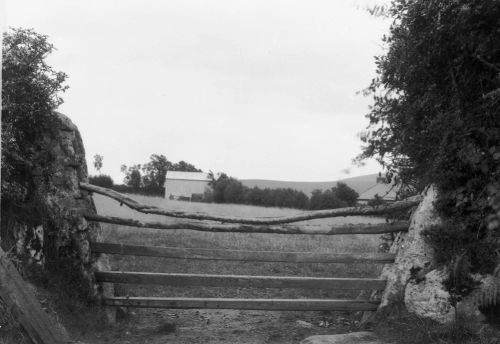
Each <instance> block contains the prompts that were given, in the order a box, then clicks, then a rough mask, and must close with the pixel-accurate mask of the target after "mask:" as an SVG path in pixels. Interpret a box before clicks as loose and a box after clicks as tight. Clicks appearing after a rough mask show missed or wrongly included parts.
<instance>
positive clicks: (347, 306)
mask: <svg viewBox="0 0 500 344" xmlns="http://www.w3.org/2000/svg"><path fill="white" fill-rule="evenodd" d="M103 302H104V305H106V306H118V307H140V308H167V309H179V308H180V309H193V308H194V309H248V310H267V311H374V310H376V309H377V306H378V302H377V301H362V300H331V299H216V298H213V299H212V298H206V299H204V298H182V297H178V298H177V297H175V298H174V297H172V298H167V297H113V298H107V299H104V300H103Z"/></svg>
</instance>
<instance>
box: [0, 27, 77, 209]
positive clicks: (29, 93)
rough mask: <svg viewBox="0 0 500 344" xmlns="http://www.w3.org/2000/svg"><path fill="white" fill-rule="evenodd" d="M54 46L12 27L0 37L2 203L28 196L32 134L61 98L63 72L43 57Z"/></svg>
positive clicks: (45, 122) (47, 120)
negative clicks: (0, 70)
mask: <svg viewBox="0 0 500 344" xmlns="http://www.w3.org/2000/svg"><path fill="white" fill-rule="evenodd" d="M54 50H55V48H54V46H53V45H52V44H51V43H49V41H48V37H47V36H45V35H41V34H38V33H36V32H34V31H33V30H31V29H21V28H11V29H9V31H8V32H5V33H3V41H2V161H1V164H2V204H3V205H4V204H6V203H9V202H10V201H15V202H22V201H23V199H24V198H25V197H26V196H27V185H26V183H27V180H28V178H27V174H29V169H27V168H26V166H27V164H28V165H29V161H30V159H31V158H32V156H33V152H34V149H35V148H34V147H33V146H32V140H33V138H34V137H35V134H36V133H38V132H39V131H41V130H44V128H46V127H47V126H48V125H50V113H51V112H52V111H53V110H54V109H56V108H57V107H58V106H59V105H61V104H62V103H63V100H62V98H61V97H60V94H61V93H62V92H64V91H65V90H66V89H67V86H65V85H64V82H65V80H66V77H67V76H66V74H65V73H63V72H58V71H55V70H54V69H53V68H52V67H51V66H49V65H48V64H47V63H46V58H47V56H48V55H49V54H51V53H52V52H53V51H54Z"/></svg>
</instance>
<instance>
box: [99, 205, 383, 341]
mask: <svg viewBox="0 0 500 344" xmlns="http://www.w3.org/2000/svg"><path fill="white" fill-rule="evenodd" d="M132 197H133V198H135V199H136V200H137V201H140V202H141V203H145V204H150V205H155V206H160V207H164V208H168V209H175V210H185V211H190V212H194V211H196V212H204V213H210V214H216V215H231V216H240V217H271V216H285V215H292V214H298V213H300V212H301V211H300V210H295V209H282V208H262V207H255V206H244V205H226V204H224V205H220V204H205V203H189V202H180V201H171V200H165V199H162V198H152V197H146V196H136V195H134V196H132ZM94 201H95V203H96V207H97V209H98V213H99V214H102V215H112V216H121V217H127V218H136V219H142V220H154V221H163V222H167V223H168V222H169V221H179V220H175V219H169V218H165V217H162V216H156V215H147V214H141V213H138V212H135V211H133V210H131V209H129V208H127V207H126V206H120V205H119V204H118V202H116V201H114V200H111V199H109V198H106V197H104V196H100V195H94ZM383 221H384V219H383V218H377V217H347V218H333V219H319V220H313V221H307V222H304V223H297V224H298V225H301V226H304V227H305V228H312V227H325V226H326V227H329V226H332V225H339V224H342V223H380V222H383ZM379 236H380V235H341V236H327V235H282V234H247V233H207V232H199V231H190V230H157V229H141V228H133V227H124V226H116V225H109V224H102V233H101V236H100V239H99V240H100V241H105V242H113V243H130V244H142V245H153V246H174V247H197V248H215V249H241V250H276V251H310V252H323V253H328V252H334V253H356V252H377V250H378V244H379ZM110 263H111V269H112V270H117V271H147V272H179V273H211V274H237V275H260V276H266V275H269V276H314V277H376V276H378V274H379V273H380V270H381V267H382V266H381V265H375V264H363V263H358V264H349V265H346V264H320V263H302V264H301V263H261V262H225V261H208V260H206V261H200V260H188V259H166V258H151V257H131V256H119V255H115V256H111V257H110ZM115 288H116V290H115V293H116V294H117V295H121V296H127V295H128V296H170V297H182V296H185V297H239V298H352V297H357V296H358V295H359V292H357V291H354V292H346V291H336V290H301V289H248V288H220V287H202V288H200V287H182V288H178V287H165V286H143V285H116V286H115ZM169 314H170V315H169ZM172 314H175V318H174V320H172V322H173V323H175V324H176V326H177V329H179V328H184V329H185V331H184V332H183V331H176V333H175V338H176V340H175V341H173V339H172V338H170V337H168V338H166V339H168V340H170V341H172V342H175V343H190V342H197V340H199V341H200V342H213V343H216V342H217V343H218V342H221V343H223V342H231V340H233V339H234V336H237V337H238V341H239V342H241V343H254V342H266V341H267V342H276V343H281V342H287V343H288V342H297V341H299V340H300V339H302V338H303V337H304V336H305V335H307V334H318V333H331V332H332V328H327V327H318V326H317V324H318V323H320V320H318V319H321V318H324V317H325V314H324V313H320V312H259V311H221V310H215V311H210V310H207V311H192V310H191V311H190V310H187V311H180V310H178V311H176V312H175V313H172V312H171V311H170V312H169V311H166V310H165V311H163V310H162V311H160V310H134V311H133V317H132V318H133V320H132V322H133V323H134V326H139V327H140V326H143V327H144V326H146V327H147V326H150V324H151V321H153V322H154V321H155V320H154V319H159V318H161V319H163V320H162V321H163V322H164V321H165V317H168V316H172ZM199 314H203V317H204V318H203V319H205V318H206V319H211V322H210V325H208V322H207V323H206V324H203V326H201V325H200V324H199V323H196V324H194V323H193V319H199ZM337 316H340V315H338V314H337V315H336V317H337ZM342 317H349V315H347V314H346V315H342ZM262 319H266V320H265V322H268V321H270V323H269V324H267V325H269V326H271V328H270V329H268V330H266V331H258V328H259V327H261V326H262V321H263V320H262ZM297 320H302V321H310V322H312V323H316V326H315V327H314V328H309V329H307V330H306V331H305V332H304V329H300V328H299V329H298V331H299V332H297V328H295V327H296V326H294V325H295V324H296V321H297ZM203 321H204V320H203ZM128 324H129V325H130V324H131V323H130V322H129V323H128ZM138 324H143V325H138ZM183 326H184V327H183ZM197 328H199V331H198V330H197ZM241 329H245V330H244V333H239V332H238V331H241ZM207 331H208V332H207ZM211 331H215V332H217V333H218V334H217V335H216V334H215V333H211ZM221 331H222V333H223V334H222V335H221V336H222V337H220V336H219V335H220V333H221ZM248 331H250V332H252V331H254V332H255V331H257V332H255V333H260V334H258V335H257V334H256V335H250V334H249V332H248ZM247 332H248V333H247ZM247 335H248V336H247ZM256 336H257V337H256ZM273 336H275V337H276V336H278V337H276V338H274V337H273ZM219 337H220V338H219ZM271 337H273V338H274V340H272V341H269V338H271ZM214 338H215V339H214ZM216 338H219V339H216ZM221 338H222V339H221ZM231 338H233V339H231ZM266 338H267V339H266ZM164 339H165V338H164ZM133 342H134V341H132V343H133ZM138 342H140V341H138Z"/></svg>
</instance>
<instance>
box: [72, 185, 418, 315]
mask: <svg viewBox="0 0 500 344" xmlns="http://www.w3.org/2000/svg"><path fill="white" fill-rule="evenodd" d="M80 188H81V189H82V190H86V191H90V192H96V193H99V194H101V195H104V196H107V197H109V198H112V199H114V200H116V201H118V202H120V204H121V205H122V204H125V205H127V206H128V207H130V208H131V209H134V210H136V211H138V212H141V213H145V214H155V215H163V216H167V217H173V218H183V219H189V220H195V221H196V222H192V221H191V222H186V221H177V222H175V223H168V224H166V223H161V222H152V221H139V220H136V219H127V218H121V217H112V216H103V215H97V214H86V215H85V218H86V219H87V220H89V221H97V222H103V223H112V224H117V225H123V226H133V227H137V228H156V229H164V230H177V229H186V230H195V231H205V232H237V233H273V234H301V235H342V234H380V233H395V232H405V231H407V230H408V227H409V222H408V221H398V222H394V223H382V224H368V225H367V224H349V225H345V226H338V227H331V228H327V229H319V228H314V229H312V230H311V229H306V228H303V227H301V226H299V225H289V223H293V222H301V221H306V220H313V219H321V218H330V217H339V216H367V215H390V214H393V213H394V212H400V211H405V210H407V209H409V208H412V207H414V206H416V205H417V204H418V203H419V202H420V199H421V198H420V197H413V198H411V199H407V200H403V201H397V202H394V203H391V204H389V205H382V206H378V207H371V206H360V207H349V208H339V209H329V210H320V211H309V212H304V213H302V214H299V215H295V216H284V217H266V218H256V217H253V218H249V217H246V218H243V217H241V218H238V217H230V216H215V215H210V214H206V213H189V212H182V211H173V210H168V209H162V208H158V207H152V206H147V205H144V204H141V203H139V202H136V201H135V200H133V199H131V198H129V197H127V196H125V195H122V194H120V193H118V192H116V191H113V190H110V189H106V188H103V187H99V186H95V185H90V184H85V183H80ZM214 221H216V223H214ZM91 250H92V251H93V252H94V253H105V254H118V255H133V256H146V257H164V258H173V259H199V260H228V261H231V260H233V261H260V262H297V263H311V262H315V263H316V262H317V263H345V264H351V263H356V262H369V263H375V264H377V263H392V262H394V259H395V255H394V254H384V253H381V254H321V253H317V252H286V251H245V250H214V249H200V248H193V247H191V248H189V247H159V246H139V245H128V244H122V243H102V242H91ZM95 277H96V280H97V282H99V283H127V284H129V283H130V284H156V285H164V286H174V287H185V286H186V287H187V286H198V287H199V286H202V287H225V288H227V287H229V288H279V289H283V288H298V289H326V290H373V291H380V290H384V289H385V287H386V283H387V281H386V280H384V279H373V278H333V277H332V278H329V277H328V278H319V277H305V276H298V277H297V276H293V277H287V276H247V275H237V274H234V275H213V274H185V273H152V272H143V271H98V272H96V273H95ZM103 304H104V305H105V306H112V307H122V306H126V307H140V308H172V309H175V308H185V309H189V308H209V309H213V308H215V309H254V310H302V311H308V310H350V311H373V310H375V309H377V307H378V304H379V302H378V301H376V300H375V301H373V300H370V301H368V300H353V299H342V300H331V299H225V298H219V299H214V298H155V297H114V296H112V295H108V296H107V297H104V298H103Z"/></svg>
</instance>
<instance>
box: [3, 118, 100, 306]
mask: <svg viewBox="0 0 500 344" xmlns="http://www.w3.org/2000/svg"><path fill="white" fill-rule="evenodd" d="M33 141H34V144H33V158H32V159H31V161H29V162H28V163H29V168H27V169H29V171H27V173H26V184H27V185H29V189H28V192H29V194H30V197H29V199H30V201H29V203H27V204H25V205H24V214H23V216H12V218H8V219H7V221H2V239H4V238H7V237H10V238H14V240H16V241H17V252H18V253H20V254H24V255H28V256H29V257H31V260H32V261H31V263H33V262H34V263H36V264H40V265H44V266H45V267H47V268H50V267H51V266H52V267H57V268H58V269H63V270H64V274H66V278H68V279H69V278H78V279H80V280H81V281H80V282H81V283H80V285H81V290H79V291H78V293H79V294H81V295H82V296H86V297H89V298H90V299H92V298H96V297H98V295H99V291H98V289H97V286H96V283H95V279H94V276H93V271H94V270H95V269H96V267H97V266H98V265H99V266H101V268H102V269H107V268H108V266H107V264H106V260H105V259H103V260H101V261H99V262H98V260H99V259H100V258H99V257H98V256H92V255H91V252H90V241H92V240H96V239H97V236H99V234H100V226H99V224H98V223H89V222H87V221H86V220H85V218H84V217H83V214H85V213H95V212H96V209H95V206H94V203H93V200H92V197H91V196H90V195H89V194H88V193H87V192H85V191H82V190H80V188H79V183H80V182H87V181H88V176H87V165H86V162H85V149H84V147H83V142H82V139H81V136H80V133H79V131H78V128H77V127H76V126H75V125H74V124H73V123H72V122H71V120H70V119H69V118H68V117H66V116H65V115H63V114H61V113H58V112H53V113H52V118H51V125H50V127H49V128H48V129H47V130H43V131H40V134H39V136H38V137H35V138H34V140H33ZM14 215H15V214H14ZM2 220H4V216H2ZM4 234H6V235H4ZM7 234H8V235H7ZM10 245H11V246H12V242H11V243H10ZM97 263H99V264H97Z"/></svg>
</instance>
